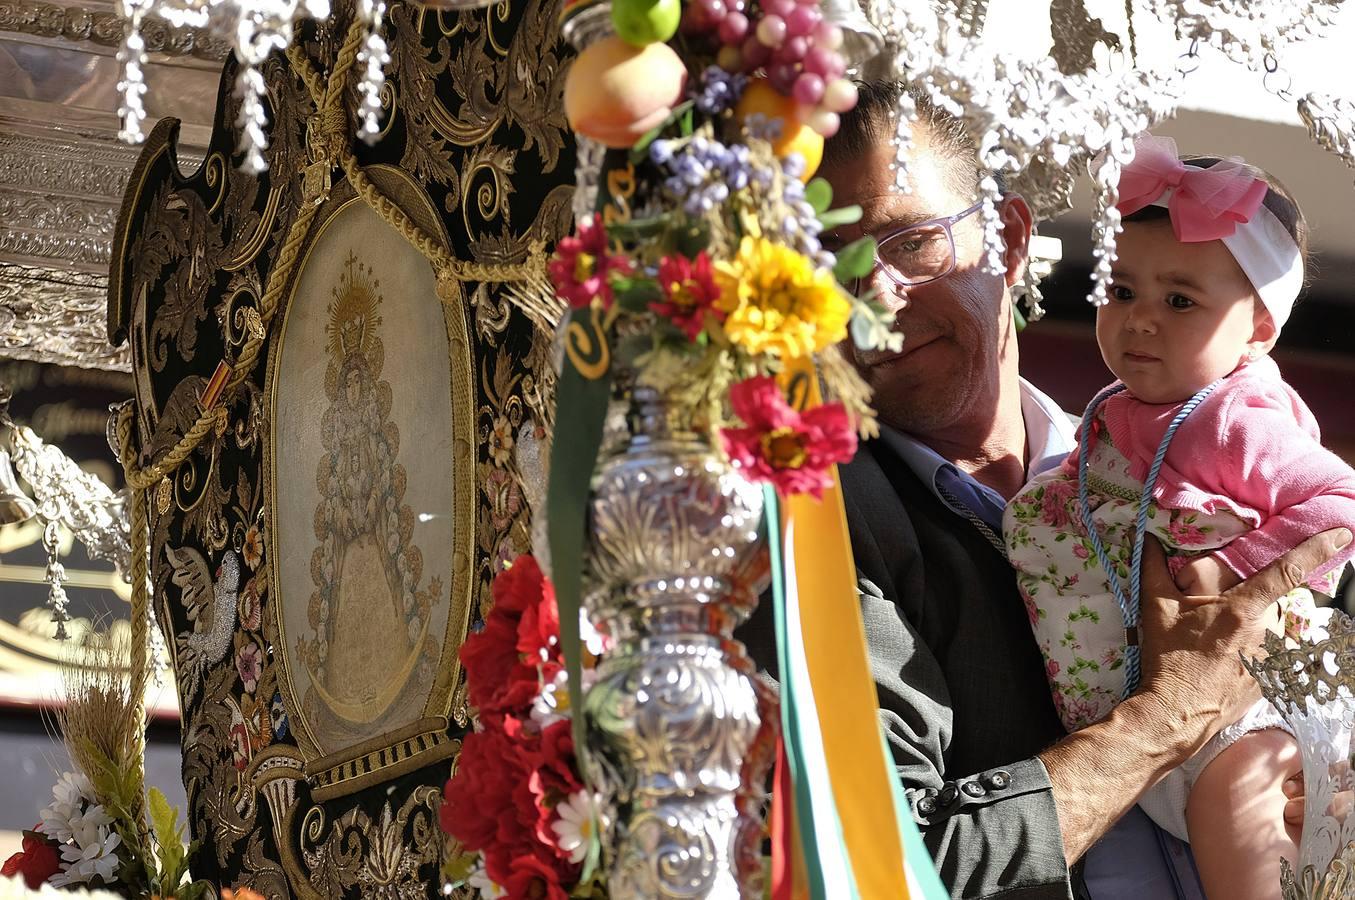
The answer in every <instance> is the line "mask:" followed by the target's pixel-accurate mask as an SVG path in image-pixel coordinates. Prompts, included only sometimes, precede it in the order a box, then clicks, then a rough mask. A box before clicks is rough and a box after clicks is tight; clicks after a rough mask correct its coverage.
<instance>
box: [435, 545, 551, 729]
mask: <svg viewBox="0 0 1355 900" xmlns="http://www.w3.org/2000/svg"><path fill="white" fill-rule="evenodd" d="M493 590H494V607H493V609H491V610H490V611H489V615H487V616H486V617H485V625H484V628H482V629H480V630H479V631H477V632H475V633H474V634H471V635H469V636H468V637H467V638H466V640H465V643H463V644H462V645H461V651H460V656H461V663H462V665H464V666H465V667H466V688H467V693H468V694H469V696H470V702H471V703H472V704H473V705H474V706H475V708H476V709H477V710H478V711H479V713H480V716H481V718H482V719H493V718H495V717H498V716H504V715H510V716H511V715H517V714H521V713H525V712H526V711H527V708H528V707H530V706H531V704H532V700H533V699H534V698H535V697H536V695H537V694H539V693H540V692H541V686H542V684H544V683H546V682H549V681H551V680H553V679H554V678H555V675H556V673H558V672H559V671H560V669H561V667H562V666H563V665H564V662H563V659H562V658H561V653H560V645H559V635H560V613H559V608H558V607H557V606H556V603H555V590H554V588H552V587H551V584H550V582H549V581H547V580H546V577H545V575H543V574H542V572H541V567H540V566H539V565H538V564H537V562H536V560H535V559H533V558H532V557H530V556H520V557H518V558H517V559H516V560H515V561H514V562H513V565H512V567H511V568H509V569H506V570H505V571H503V572H501V573H500V574H499V575H498V576H497V577H496V578H495V579H494V587H493ZM552 638H554V641H553V642H552V641H551V639H552ZM543 651H544V652H543Z"/></svg>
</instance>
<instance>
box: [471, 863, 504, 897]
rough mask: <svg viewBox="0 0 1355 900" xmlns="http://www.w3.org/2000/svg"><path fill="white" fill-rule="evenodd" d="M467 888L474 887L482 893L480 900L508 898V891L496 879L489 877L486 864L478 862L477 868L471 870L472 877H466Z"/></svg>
mask: <svg viewBox="0 0 1355 900" xmlns="http://www.w3.org/2000/svg"><path fill="white" fill-rule="evenodd" d="M466 886H467V887H473V888H475V889H476V890H478V891H479V892H480V900H500V898H501V897H507V896H508V890H507V889H506V888H503V887H501V886H500V885H499V883H498V882H496V881H495V880H494V879H492V878H490V877H489V873H488V872H486V871H485V864H484V863H483V862H478V863H476V864H475V868H474V869H472V870H471V873H470V875H468V876H467V877H466Z"/></svg>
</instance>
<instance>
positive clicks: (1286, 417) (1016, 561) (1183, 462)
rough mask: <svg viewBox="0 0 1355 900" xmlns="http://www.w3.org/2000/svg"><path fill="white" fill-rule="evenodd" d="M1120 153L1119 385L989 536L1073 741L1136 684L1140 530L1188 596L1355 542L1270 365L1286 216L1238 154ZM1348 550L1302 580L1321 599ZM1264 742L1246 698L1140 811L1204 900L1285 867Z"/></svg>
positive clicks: (1240, 894)
mask: <svg viewBox="0 0 1355 900" xmlns="http://www.w3.org/2000/svg"><path fill="white" fill-rule="evenodd" d="M1135 151H1136V154H1135V158H1134V161H1133V162H1132V163H1131V164H1130V165H1129V166H1127V167H1126V168H1125V170H1124V173H1123V176H1122V178H1121V180H1120V197H1121V199H1120V202H1119V204H1118V207H1119V210H1120V213H1121V214H1122V216H1123V217H1124V233H1123V235H1122V236H1121V238H1120V240H1119V256H1118V261H1117V263H1116V264H1115V267H1114V270H1113V285H1112V287H1111V290H1110V297H1111V299H1110V302H1109V303H1108V304H1107V305H1105V306H1103V307H1101V309H1100V310H1099V311H1098V313H1097V318H1096V338H1097V343H1098V344H1099V345H1100V347H1101V354H1102V356H1103V357H1104V359H1105V362H1106V365H1107V366H1108V367H1109V368H1110V370H1111V371H1112V372H1113V373H1114V374H1115V376H1116V378H1117V379H1118V380H1117V381H1116V382H1115V383H1114V384H1112V385H1111V386H1110V387H1108V388H1106V389H1105V390H1103V391H1102V392H1101V393H1100V394H1098V395H1097V397H1096V399H1095V400H1093V401H1092V403H1091V405H1090V406H1089V407H1088V408H1087V412H1086V414H1085V415H1084V417H1083V420H1082V428H1081V431H1080V432H1079V435H1078V447H1077V449H1075V450H1074V451H1073V453H1071V454H1070V455H1069V457H1068V459H1067V461H1066V462H1065V463H1064V465H1063V466H1062V467H1059V468H1056V469H1054V470H1053V471H1050V472H1047V473H1045V474H1043V475H1040V476H1038V477H1036V478H1035V479H1034V480H1033V481H1032V482H1031V483H1030V484H1028V485H1027V486H1026V487H1025V489H1024V490H1022V492H1021V493H1020V494H1018V495H1017V497H1016V498H1015V499H1014V500H1012V502H1011V504H1010V505H1009V506H1008V507H1007V513H1006V517H1005V521H1004V523H1003V524H1004V533H1005V539H1006V544H1007V551H1008V554H1009V556H1010V558H1011V562H1012V565H1013V566H1014V567H1015V568H1016V570H1017V580H1018V582H1019V584H1020V586H1021V592H1022V594H1023V595H1024V597H1025V600H1026V606H1027V609H1028V611H1029V613H1030V619H1031V624H1032V625H1033V627H1034V629H1035V635H1036V638H1037V640H1038V641H1039V644H1040V648H1041V650H1042V651H1043V653H1044V655H1045V659H1046V667H1047V672H1048V674H1049V681H1050V685H1051V687H1052V688H1053V691H1054V701H1055V705H1056V706H1057V708H1058V710H1059V713H1060V715H1061V716H1062V718H1063V722H1064V725H1065V726H1067V727H1068V728H1069V729H1070V730H1073V729H1077V728H1081V727H1083V726H1085V725H1088V724H1090V723H1091V722H1095V721H1097V720H1098V719H1100V718H1102V717H1103V716H1105V715H1106V713H1108V712H1109V711H1110V709H1111V708H1112V707H1113V706H1114V705H1115V704H1116V703H1118V702H1119V701H1120V700H1121V699H1122V698H1123V697H1125V696H1127V695H1128V694H1129V693H1130V692H1132V691H1133V690H1134V688H1135V687H1136V686H1137V684H1138V678H1139V647H1138V638H1137V626H1138V623H1139V618H1138V615H1139V610H1138V605H1139V596H1138V574H1139V572H1138V569H1139V564H1140V558H1141V554H1142V547H1143V541H1144V539H1145V535H1152V536H1153V537H1154V538H1156V539H1157V540H1158V541H1159V542H1160V543H1161V544H1162V546H1163V547H1164V549H1166V551H1167V553H1168V558H1169V562H1170V565H1171V571H1172V574H1173V576H1174V577H1175V579H1176V581H1177V584H1178V585H1179V586H1180V587H1181V589H1182V590H1183V591H1184V592H1185V593H1186V594H1192V595H1217V594H1219V593H1222V592H1223V591H1224V590H1226V589H1228V588H1230V587H1232V586H1233V585H1235V584H1237V583H1238V582H1239V581H1241V580H1242V579H1244V578H1246V577H1248V576H1249V575H1251V574H1253V573H1255V572H1256V571H1258V570H1260V569H1262V568H1264V567H1265V566H1266V565H1268V564H1269V563H1271V562H1273V561H1274V560H1275V559H1277V558H1278V557H1279V556H1281V555H1283V554H1284V553H1285V551H1287V550H1289V549H1291V548H1293V547H1294V546H1296V545H1297V544H1299V543H1300V542H1302V541H1303V540H1304V539H1305V538H1308V537H1310V536H1311V535H1314V534H1316V533H1318V532H1320V531H1324V530H1326V529H1328V528H1334V527H1338V526H1344V527H1352V526H1355V471H1352V469H1351V468H1350V467H1349V466H1347V465H1346V464H1345V463H1344V462H1342V461H1341V459H1340V458H1339V457H1337V456H1336V455H1335V454H1333V453H1331V452H1330V451H1328V450H1326V449H1324V448H1323V447H1322V444H1321V441H1320V438H1319V435H1318V427H1317V422H1316V421H1315V420H1314V419H1313V415H1312V413H1311V412H1310V411H1309V410H1308V407H1307V406H1306V405H1305V404H1304V402H1303V400H1302V399H1301V398H1300V397H1299V396H1298V394H1296V393H1295V392H1294V391H1293V389H1292V388H1290V387H1289V386H1288V385H1287V384H1285V382H1284V381H1283V379H1281V377H1280V372H1279V369H1278V368H1277V367H1276V365H1275V363H1274V361H1272V360H1271V359H1270V357H1269V355H1268V354H1269V352H1270V349H1271V347H1273V346H1274V344H1275V340H1276V338H1277V337H1279V334H1280V329H1282V328H1283V327H1284V323H1285V320H1286V319H1287V318H1288V317H1289V313H1290V310H1291V309H1292V308H1293V305H1294V301H1295V299H1296V298H1297V297H1298V294H1299V291H1300V289H1301V288H1302V286H1303V278H1304V255H1305V245H1306V242H1307V234H1306V226H1305V224H1304V221H1303V216H1302V214H1301V213H1300V212H1299V209H1298V207H1297V205H1296V204H1295V203H1294V201H1293V199H1292V198H1291V197H1290V195H1289V193H1288V192H1287V191H1286V190H1285V189H1284V187H1283V186H1281V185H1280V184H1279V183H1278V182H1277V181H1276V180H1275V179H1273V178H1271V177H1270V176H1268V175H1266V174H1265V173H1263V172H1261V171H1259V170H1257V169H1255V168H1253V167H1250V166H1247V165H1245V164H1244V163H1242V162H1241V161H1239V160H1220V159H1213V158H1193V159H1191V158H1187V159H1178V158H1177V155H1176V146H1175V144H1174V143H1173V142H1172V141H1170V140H1168V139H1160V138H1155V137H1152V136H1151V135H1141V136H1140V137H1139V139H1138V141H1137V142H1136V144H1135ZM1351 552H1352V550H1351V548H1348V549H1347V550H1346V551H1344V552H1343V555H1342V556H1340V557H1338V558H1337V559H1334V560H1332V561H1331V562H1329V563H1328V564H1327V565H1326V566H1324V567H1323V568H1321V569H1319V570H1317V571H1316V572H1315V573H1314V575H1313V577H1312V578H1311V579H1310V580H1309V582H1308V584H1309V586H1310V587H1312V588H1315V589H1319V590H1324V591H1326V592H1327V593H1330V592H1331V591H1332V588H1333V586H1334V584H1335V581H1336V578H1337V576H1338V575H1339V574H1340V570H1341V567H1342V566H1343V565H1344V564H1345V561H1346V560H1347V559H1348V558H1349V556H1350V554H1351ZM1295 593H1296V594H1298V593H1302V594H1304V595H1307V592H1306V591H1303V590H1302V589H1301V591H1300V592H1295ZM1285 601H1286V602H1285V604H1282V605H1285V606H1287V608H1288V615H1287V619H1288V620H1289V623H1290V625H1291V626H1293V627H1298V628H1302V627H1303V625H1304V624H1305V622H1308V621H1310V620H1311V613H1312V606H1311V597H1308V603H1307V604H1306V605H1305V604H1302V603H1300V602H1299V601H1298V600H1297V599H1296V598H1295V594H1291V595H1289V596H1288V597H1287V598H1285ZM1291 630H1292V628H1291ZM1258 649H1259V648H1258ZM1280 727H1281V722H1280V720H1279V718H1278V716H1277V715H1276V714H1275V713H1274V712H1273V711H1272V710H1270V709H1269V708H1268V707H1267V705H1266V704H1265V703H1260V704H1258V705H1257V706H1256V707H1254V708H1253V709H1252V710H1251V711H1250V712H1249V713H1248V714H1247V715H1246V716H1244V717H1243V719H1242V720H1241V721H1239V722H1237V723H1235V724H1234V725H1232V726H1230V727H1228V728H1226V729H1224V731H1223V732H1221V733H1220V734H1219V735H1218V736H1216V737H1215V738H1214V739H1213V740H1211V741H1210V742H1209V743H1208V744H1207V745H1206V746H1205V747H1204V749H1202V750H1201V751H1200V752H1199V753H1197V754H1196V755H1195V757H1193V758H1192V759H1191V760H1190V761H1189V762H1187V763H1186V764H1185V765H1183V766H1181V767H1180V768H1178V769H1177V770H1175V771H1173V772H1172V773H1170V774H1169V775H1168V776H1167V777H1166V778H1165V779H1164V780H1163V781H1162V782H1160V783H1158V784H1157V785H1156V786H1154V787H1153V788H1151V789H1149V790H1148V792H1147V793H1146V794H1144V796H1143V797H1142V798H1140V805H1141V806H1142V807H1143V808H1144V809H1145V810H1146V811H1147V812H1148V814H1149V815H1151V816H1152V817H1153V818H1154V819H1155V820H1156V821H1157V822H1158V824H1159V825H1161V826H1162V827H1163V828H1165V829H1167V830H1168V831H1170V832H1172V833H1173V834H1175V835H1177V836H1178V837H1181V838H1183V839H1188V840H1189V841H1190V842H1191V845H1192V848H1193V849H1194V851H1195V857H1196V862H1197V864H1198V866H1199V869H1200V875H1201V878H1202V880H1203V882H1204V887H1205V891H1206V893H1207V894H1208V895H1209V896H1210V897H1215V898H1219V897H1226V898H1229V900H1247V898H1258V900H1259V898H1274V897H1276V896H1277V895H1278V893H1279V859H1280V857H1281V855H1285V856H1288V857H1289V858H1290V859H1291V861H1292V859H1293V858H1294V856H1295V848H1294V846H1293V843H1292V840H1291V839H1290V838H1289V837H1288V836H1287V834H1286V831H1285V828H1284V822H1283V818H1282V813H1283V809H1284V804H1285V797H1284V796H1283V794H1282V792H1281V790H1280V787H1281V784H1282V781H1283V778H1284V777H1285V775H1286V774H1287V773H1286V772H1283V771H1280V770H1279V768H1278V767H1277V766H1276V765H1275V764H1274V760H1276V759H1279V758H1282V757H1283V756H1284V755H1285V754H1286V753H1288V754H1289V755H1290V756H1291V757H1292V755H1293V754H1292V747H1286V746H1285V745H1286V744H1291V745H1292V741H1293V739H1292V738H1291V737H1290V736H1289V735H1288V734H1286V733H1285V732H1283V731H1280V730H1277V729H1279V728H1280Z"/></svg>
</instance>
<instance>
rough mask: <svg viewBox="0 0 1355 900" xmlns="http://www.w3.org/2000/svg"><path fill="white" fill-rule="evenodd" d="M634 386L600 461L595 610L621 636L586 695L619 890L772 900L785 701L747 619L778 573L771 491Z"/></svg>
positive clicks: (593, 556) (597, 620)
mask: <svg viewBox="0 0 1355 900" xmlns="http://www.w3.org/2000/svg"><path fill="white" fill-rule="evenodd" d="M666 413H667V410H666V408H665V406H664V404H663V401H662V399H661V398H660V397H658V396H657V394H656V393H655V392H654V391H653V390H651V389H646V388H642V387H637V388H635V389H633V391H632V392H631V416H630V435H629V438H628V439H626V440H623V441H621V442H619V443H618V444H617V445H616V446H615V447H614V448H613V450H612V451H611V452H610V454H608V455H606V456H604V458H603V459H601V460H600V461H599V465H598V469H597V474H596V476H595V480H594V494H593V498H592V501H591V505H590V523H589V527H590V543H589V548H588V553H587V559H586V568H585V575H584V578H585V591H586V597H585V605H586V608H587V612H588V615H589V617H590V618H591V619H592V621H593V622H594V624H595V626H597V627H598V628H599V630H601V631H603V632H604V633H607V634H610V635H611V637H612V638H613V640H614V642H615V643H614V646H613V648H612V649H611V650H610V651H609V652H608V653H607V654H606V656H605V657H604V658H603V660H602V662H601V664H600V666H599V669H598V679H597V681H596V683H595V684H594V685H593V687H592V688H591V689H590V690H589V692H588V694H587V696H586V697H585V700H584V714H585V717H586V720H587V724H588V744H589V749H590V754H591V760H592V775H593V777H594V780H595V782H597V783H596V784H595V786H596V787H598V788H600V789H602V790H603V791H605V792H606V793H607V794H608V795H609V796H610V799H611V802H612V803H613V804H614V806H615V808H616V811H617V816H616V821H615V825H614V828H613V833H612V834H611V836H610V838H611V839H610V841H608V842H607V843H608V845H609V846H610V848H611V850H612V853H611V858H610V860H609V863H610V872H609V880H608V890H609V892H610V896H611V897H613V898H618V900H619V898H633V897H634V898H639V897H646V898H667V897H673V898H676V897H682V898H717V897H718V898H754V897H756V898H760V897H762V895H763V868H762V858H761V841H762V836H763V825H762V807H763V802H764V799H765V784H766V776H767V771H768V768H769V767H770V764H771V762H772V756H773V754H774V750H775V709H776V701H775V699H774V697H773V696H772V691H771V689H769V688H768V687H767V686H766V685H765V684H763V683H762V682H761V681H759V680H758V679H757V677H756V676H755V674H754V671H753V666H752V664H751V662H750V661H749V659H748V657H747V655H746V653H745V652H744V649H743V646H742V645H741V644H739V643H738V642H737V641H735V640H733V639H732V637H731V634H732V632H733V629H734V627H735V626H736V625H737V624H738V623H739V622H741V621H743V619H744V618H746V617H747V615H748V613H749V612H750V611H751V610H752V608H753V606H754V605H755V604H756V603H757V596H756V588H755V583H756V582H757V581H758V580H759V579H758V577H757V573H758V572H759V571H760V570H762V571H765V566H766V555H765V548H763V547H762V546H761V543H760V540H759V535H758V526H759V522H760V519H761V515H762V495H761V490H760V489H759V488H757V487H755V486H753V485H751V484H749V483H748V482H747V481H745V480H744V479H743V478H742V477H740V476H739V475H738V474H737V473H736V472H734V471H733V470H732V469H731V468H730V467H729V466H728V464H727V463H725V462H723V461H722V460H720V459H719V458H718V457H717V456H716V455H715V454H714V453H713V452H712V450H711V447H710V445H709V444H708V443H707V442H706V441H705V440H704V439H703V438H701V437H699V436H697V435H695V434H692V433H690V432H682V431H678V430H674V429H673V428H672V427H671V426H670V424H669V421H668V417H667V415H666Z"/></svg>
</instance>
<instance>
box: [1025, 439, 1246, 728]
mask: <svg viewBox="0 0 1355 900" xmlns="http://www.w3.org/2000/svg"><path fill="white" fill-rule="evenodd" d="M1097 426H1101V422H1100V420H1099V419H1097V420H1096V421H1095V422H1094V426H1093V427H1094V431H1095V433H1096V439H1095V442H1094V444H1093V446H1092V450H1091V452H1090V454H1089V458H1088V463H1089V471H1088V473H1087V488H1088V490H1087V499H1088V505H1089V507H1090V509H1091V514H1092V521H1093V522H1094V523H1095V526H1096V530H1097V532H1098V534H1099V535H1100V537H1101V542H1102V544H1103V545H1104V547H1105V549H1106V554H1107V555H1108V556H1109V557H1110V560H1111V562H1112V563H1113V564H1114V566H1115V569H1116V574H1117V575H1118V577H1119V579H1120V583H1121V584H1123V585H1124V586H1125V587H1126V589H1127V588H1128V585H1129V567H1130V562H1131V560H1132V558H1133V550H1134V548H1133V544H1134V523H1135V520H1136V518H1137V516H1138V506H1139V500H1140V498H1141V496H1142V494H1143V484H1142V482H1138V481H1135V480H1134V479H1133V478H1131V477H1130V475H1129V461H1128V460H1127V459H1126V458H1125V457H1124V455H1123V454H1122V453H1121V452H1120V451H1119V450H1117V449H1116V448H1115V446H1114V444H1113V443H1112V442H1111V439H1110V434H1109V432H1108V431H1107V429H1105V428H1104V427H1097ZM1073 461H1074V462H1075V457H1074V460H1073ZM1247 530H1248V526H1247V524H1246V523H1245V522H1243V521H1242V520H1241V519H1239V518H1238V517H1237V516H1234V515H1232V514H1231V513H1227V512H1221V513H1216V514H1214V515H1206V514H1204V513H1199V512H1194V511H1190V510H1176V509H1163V508H1160V507H1159V506H1158V505H1157V504H1156V503H1152V504H1150V505H1149V507H1148V531H1147V533H1148V534H1151V535H1154V536H1155V537H1156V538H1157V539H1158V540H1159V541H1160V542H1161V543H1162V546H1163V548H1164V549H1165V550H1166V551H1167V554H1168V557H1169V562H1170V565H1171V571H1172V573H1173V574H1175V573H1176V572H1177V571H1178V570H1179V569H1180V567H1181V566H1182V565H1184V564H1185V563H1186V562H1187V561H1188V560H1190V559H1192V558H1194V557H1196V556H1200V555H1202V554H1205V553H1208V552H1209V551H1211V550H1216V549H1218V548H1219V547H1222V546H1224V545H1225V544H1227V543H1228V542H1229V541H1231V540H1233V539H1234V538H1236V537H1238V536H1240V535H1242V534H1244V533H1245V532H1246V531H1247ZM1003 536H1004V539H1005V541H1006V544H1007V555H1008V557H1009V559H1010V560H1011V564H1012V567H1013V568H1015V570H1016V580H1017V584H1018V586H1019V587H1020V589H1021V596H1022V597H1023V598H1024V599H1025V602H1026V612H1027V614H1028V615H1029V616H1030V624H1031V627H1032V628H1033V629H1034V630H1035V638H1036V641H1037V642H1038V643H1039V645H1040V651H1041V652H1042V653H1043V654H1044V658H1045V673H1046V674H1047V675H1048V677H1049V685H1050V687H1051V689H1052V690H1053V693H1054V705H1055V707H1056V708H1057V709H1058V712H1059V717H1060V718H1061V719H1062V720H1063V724H1064V726H1065V727H1066V728H1068V730H1069V731H1073V730H1076V729H1078V728H1082V727H1084V726H1086V725H1090V724H1091V723H1092V722H1095V721H1097V720H1099V719H1101V718H1102V717H1104V716H1105V715H1106V714H1107V713H1109V712H1110V710H1111V709H1112V708H1113V707H1114V706H1115V705H1116V704H1117V703H1118V702H1119V701H1120V698H1121V696H1122V695H1123V693H1124V686H1125V682H1124V653H1125V629H1124V619H1123V616H1122V615H1121V613H1120V607H1119V604H1118V603H1117V602H1116V600H1115V595H1114V593H1113V592H1112V591H1111V588H1110V583H1109V580H1108V579H1107V577H1106V573H1105V571H1104V570H1103V569H1102V568H1101V563H1100V561H1099V560H1098V559H1097V556H1096V550H1095V549H1094V548H1093V546H1092V542H1091V540H1090V539H1089V538H1088V537H1087V533H1086V530H1085V528H1084V527H1083V525H1082V516H1081V513H1080V512H1079V509H1078V499H1077V473H1076V470H1075V467H1074V465H1072V464H1066V465H1063V466H1059V467H1057V468H1054V469H1051V470H1049V471H1048V472H1045V473H1043V474H1041V475H1038V476H1036V477H1035V478H1034V479H1033V480H1032V481H1031V482H1030V483H1029V484H1027V485H1026V487H1025V488H1024V489H1023V490H1022V491H1021V493H1020V494H1018V495H1017V496H1016V497H1015V498H1014V499H1013V500H1012V501H1011V503H1009V504H1008V505H1007V512H1006V515H1005V516H1004V518H1003Z"/></svg>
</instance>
